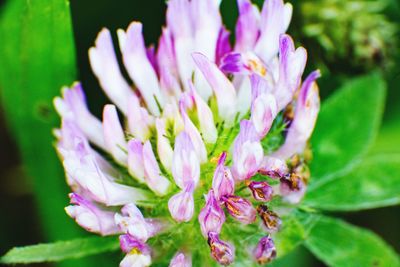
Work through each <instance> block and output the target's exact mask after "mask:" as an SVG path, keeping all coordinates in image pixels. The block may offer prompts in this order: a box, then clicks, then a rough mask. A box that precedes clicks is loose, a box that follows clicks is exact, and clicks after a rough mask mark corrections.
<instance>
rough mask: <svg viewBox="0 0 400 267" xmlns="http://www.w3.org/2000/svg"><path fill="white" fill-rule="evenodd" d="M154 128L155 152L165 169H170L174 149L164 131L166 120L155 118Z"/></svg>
mask: <svg viewBox="0 0 400 267" xmlns="http://www.w3.org/2000/svg"><path fill="white" fill-rule="evenodd" d="M156 129H157V154H158V156H159V158H160V161H161V164H162V165H163V166H164V168H165V169H167V170H168V171H171V168H172V158H173V154H174V150H173V149H172V146H171V144H170V141H169V140H168V138H167V137H166V136H167V131H166V120H165V119H160V118H157V119H156Z"/></svg>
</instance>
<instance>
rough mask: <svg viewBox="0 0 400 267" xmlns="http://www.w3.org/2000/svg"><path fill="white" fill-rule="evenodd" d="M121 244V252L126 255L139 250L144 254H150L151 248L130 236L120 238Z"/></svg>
mask: <svg viewBox="0 0 400 267" xmlns="http://www.w3.org/2000/svg"><path fill="white" fill-rule="evenodd" d="M119 244H120V247H121V250H122V251H123V252H125V253H131V252H132V250H137V251H138V252H140V253H142V254H150V248H149V247H148V246H147V245H146V244H145V243H143V242H141V241H139V240H137V239H136V238H134V237H133V236H131V235H128V234H125V235H120V236H119Z"/></svg>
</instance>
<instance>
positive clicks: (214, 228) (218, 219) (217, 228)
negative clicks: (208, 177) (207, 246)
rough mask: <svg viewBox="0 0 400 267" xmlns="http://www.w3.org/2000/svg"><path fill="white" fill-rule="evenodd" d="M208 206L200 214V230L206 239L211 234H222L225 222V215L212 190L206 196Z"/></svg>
mask: <svg viewBox="0 0 400 267" xmlns="http://www.w3.org/2000/svg"><path fill="white" fill-rule="evenodd" d="M205 198H206V205H205V206H204V208H203V209H202V210H201V211H200V213H199V218H198V219H199V223H200V229H201V232H202V234H203V236H204V237H207V236H208V233H209V232H215V233H220V232H221V228H222V225H223V224H224V222H225V213H224V211H223V210H222V209H221V207H220V206H219V203H218V201H217V200H216V199H215V196H214V192H213V191H212V190H210V191H209V192H208V195H207V196H205Z"/></svg>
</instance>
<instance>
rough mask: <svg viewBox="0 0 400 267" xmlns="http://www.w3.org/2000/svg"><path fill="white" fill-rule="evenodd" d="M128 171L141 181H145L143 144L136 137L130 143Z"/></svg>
mask: <svg viewBox="0 0 400 267" xmlns="http://www.w3.org/2000/svg"><path fill="white" fill-rule="evenodd" d="M128 172H129V174H130V175H132V176H133V177H135V178H136V179H137V180H138V181H139V182H141V183H144V164H143V145H142V142H140V141H139V140H136V139H132V140H130V141H129V143H128Z"/></svg>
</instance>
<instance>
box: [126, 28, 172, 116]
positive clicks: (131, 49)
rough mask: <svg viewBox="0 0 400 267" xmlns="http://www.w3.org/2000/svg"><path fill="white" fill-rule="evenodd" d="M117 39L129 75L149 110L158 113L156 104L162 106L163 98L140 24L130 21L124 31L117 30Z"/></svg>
mask: <svg viewBox="0 0 400 267" xmlns="http://www.w3.org/2000/svg"><path fill="white" fill-rule="evenodd" d="M118 39H119V43H120V48H121V52H122V58H123V61H124V65H125V66H126V69H127V71H128V73H129V76H130V77H131V78H132V80H133V81H134V82H135V84H136V86H137V87H138V89H139V91H140V93H141V95H142V96H143V98H144V100H145V102H146V105H147V108H148V109H149V110H150V112H151V113H152V114H154V115H159V114H160V112H161V110H159V107H158V105H161V107H163V106H164V99H163V96H162V95H161V91H160V86H159V83H158V78H157V73H156V72H155V70H154V68H153V66H152V65H151V63H150V61H149V59H148V57H147V54H146V47H145V44H144V40H143V36H142V24H141V23H139V22H132V23H131V24H130V25H129V27H128V29H127V31H126V32H124V31H123V30H118Z"/></svg>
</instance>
